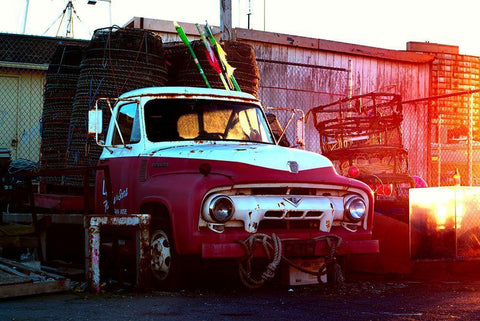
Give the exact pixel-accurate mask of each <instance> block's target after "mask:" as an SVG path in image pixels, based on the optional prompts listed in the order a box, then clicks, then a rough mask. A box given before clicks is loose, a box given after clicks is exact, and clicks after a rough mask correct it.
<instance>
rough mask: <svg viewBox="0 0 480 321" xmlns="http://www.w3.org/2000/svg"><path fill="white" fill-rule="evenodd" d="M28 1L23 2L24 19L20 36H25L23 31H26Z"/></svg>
mask: <svg viewBox="0 0 480 321" xmlns="http://www.w3.org/2000/svg"><path fill="white" fill-rule="evenodd" d="M29 3H30V1H29V0H26V1H25V18H24V19H23V30H22V34H25V30H26V29H27V17H28V6H29Z"/></svg>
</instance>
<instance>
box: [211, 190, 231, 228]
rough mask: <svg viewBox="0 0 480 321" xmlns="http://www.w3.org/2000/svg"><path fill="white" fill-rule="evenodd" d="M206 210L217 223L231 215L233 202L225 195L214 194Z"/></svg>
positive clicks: (226, 219) (222, 221) (229, 217)
mask: <svg viewBox="0 0 480 321" xmlns="http://www.w3.org/2000/svg"><path fill="white" fill-rule="evenodd" d="M208 211H209V214H210V217H211V218H212V219H214V220H215V221H217V222H219V223H225V222H226V221H228V220H229V219H231V218H232V216H233V213H234V207H233V202H232V200H231V199H230V198H229V197H227V196H223V195H220V196H216V197H214V198H213V199H212V200H211V201H210V206H209V208H208Z"/></svg>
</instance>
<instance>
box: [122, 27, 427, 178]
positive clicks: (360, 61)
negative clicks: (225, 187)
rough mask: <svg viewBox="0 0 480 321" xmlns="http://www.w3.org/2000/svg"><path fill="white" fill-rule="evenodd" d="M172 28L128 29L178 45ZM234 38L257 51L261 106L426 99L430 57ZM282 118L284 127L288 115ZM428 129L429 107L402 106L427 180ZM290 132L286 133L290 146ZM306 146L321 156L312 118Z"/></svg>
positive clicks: (412, 158) (254, 35) (409, 145)
mask: <svg viewBox="0 0 480 321" xmlns="http://www.w3.org/2000/svg"><path fill="white" fill-rule="evenodd" d="M170 25H171V22H165V21H161V22H155V21H154V20H149V19H142V20H141V21H140V20H138V19H137V20H135V19H134V20H132V22H131V23H130V24H129V26H131V27H143V28H148V29H152V30H157V31H159V32H160V34H161V35H162V37H163V40H164V41H165V42H168V41H178V40H179V39H178V37H177V36H176V34H175V31H174V30H173V28H171V27H169V26H170ZM181 25H182V26H183V27H184V29H185V31H186V33H187V35H188V36H189V37H190V38H191V39H193V38H196V36H197V33H196V30H195V29H194V26H193V25H192V24H184V23H181ZM234 33H235V34H236V37H237V40H238V41H241V42H246V43H249V44H251V45H252V46H253V47H254V49H255V54H256V58H257V64H258V66H259V72H260V88H259V93H258V96H259V98H260V100H262V102H263V104H264V105H265V106H270V107H280V108H295V109H301V110H302V111H303V112H304V114H306V115H307V116H308V111H309V110H310V109H311V108H313V107H316V106H318V105H322V104H327V103H330V102H333V101H335V100H338V99H340V98H344V97H347V96H348V95H349V93H352V94H353V95H357V94H363V93H368V92H389V93H397V94H400V95H402V98H403V100H409V99H414V98H419V97H427V96H429V95H430V83H429V80H430V72H431V61H432V60H433V58H432V57H431V56H429V55H423V54H418V53H414V52H408V51H405V52H403V51H394V50H386V49H381V48H374V47H367V46H361V45H354V44H347V43H340V42H334V41H327V40H321V39H313V38H306V37H298V36H291V35H284V34H277V33H268V32H261V31H255V30H246V29H238V28H237V29H236V30H235V32H234ZM297 117H298V116H297ZM281 118H283V119H281V121H284V122H285V120H286V119H288V115H283V116H282V117H281ZM428 124H429V122H428V111H427V105H425V104H416V105H412V104H405V105H404V121H403V124H402V134H403V142H404V146H405V148H406V149H407V150H408V151H409V169H410V173H411V174H414V175H420V176H422V177H427V159H428V157H427V142H428V141H429V140H428V137H427V126H428ZM292 127H294V126H292ZM294 132H295V131H294V129H290V130H289V131H288V132H287V134H288V138H289V140H290V141H292V140H293V139H294ZM305 142H306V149H307V150H311V151H314V152H320V146H319V138H318V133H317V131H316V130H315V128H314V127H313V123H312V117H309V118H308V122H307V126H306V135H305Z"/></svg>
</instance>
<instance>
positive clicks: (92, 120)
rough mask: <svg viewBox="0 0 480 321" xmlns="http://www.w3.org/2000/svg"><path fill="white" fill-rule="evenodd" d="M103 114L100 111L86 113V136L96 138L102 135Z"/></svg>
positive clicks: (94, 110) (93, 110)
mask: <svg viewBox="0 0 480 321" xmlns="http://www.w3.org/2000/svg"><path fill="white" fill-rule="evenodd" d="M102 126H103V113H102V110H100V109H96V108H95V109H92V110H89V111H88V134H89V135H94V136H98V135H100V134H101V133H102V130H103V128H102Z"/></svg>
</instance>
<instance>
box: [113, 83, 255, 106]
mask: <svg viewBox="0 0 480 321" xmlns="http://www.w3.org/2000/svg"><path fill="white" fill-rule="evenodd" d="M144 96H165V97H175V98H200V99H201V98H202V97H208V98H209V99H215V98H218V99H225V98H227V99H229V98H230V99H234V100H243V101H250V102H253V103H257V104H258V103H259V101H258V99H257V98H255V97H254V96H253V95H251V94H248V93H244V92H240V91H231V90H224V89H215V88H201V87H175V86H171V87H147V88H141V89H136V90H132V91H129V92H126V93H124V94H122V95H121V96H120V98H121V99H127V98H135V97H144Z"/></svg>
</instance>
